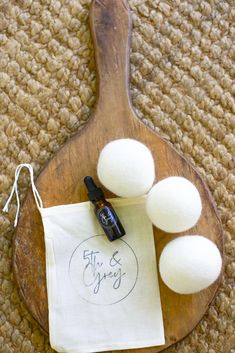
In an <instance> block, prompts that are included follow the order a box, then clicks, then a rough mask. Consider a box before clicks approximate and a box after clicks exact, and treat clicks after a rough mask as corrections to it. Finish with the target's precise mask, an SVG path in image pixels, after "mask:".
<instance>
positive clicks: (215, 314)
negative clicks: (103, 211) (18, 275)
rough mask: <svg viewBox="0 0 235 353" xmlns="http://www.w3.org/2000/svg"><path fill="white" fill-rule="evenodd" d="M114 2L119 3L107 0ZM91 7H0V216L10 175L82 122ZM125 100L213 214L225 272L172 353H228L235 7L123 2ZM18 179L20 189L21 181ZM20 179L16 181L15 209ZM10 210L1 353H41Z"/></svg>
mask: <svg viewBox="0 0 235 353" xmlns="http://www.w3.org/2000/svg"><path fill="white" fill-rule="evenodd" d="M117 1H118V0H117ZM89 5H90V0H38V1H36V0H35V1H32V0H15V1H14V0H0V114H1V115H0V150H1V153H0V193H1V204H0V205H1V207H2V206H3V204H4V202H5V201H6V199H7V197H8V195H9V192H10V188H11V185H12V183H13V178H14V171H15V167H16V165H17V164H19V163H23V162H27V163H32V164H33V166H34V168H35V171H36V174H39V172H40V170H41V169H42V167H43V166H44V165H45V163H46V162H47V161H48V160H49V158H50V157H52V156H53V155H54V153H55V152H56V151H57V150H58V149H59V148H60V147H61V146H62V145H63V144H64V143H65V141H66V140H67V139H68V138H69V137H70V136H71V135H72V134H73V133H75V132H76V131H77V130H78V129H79V128H82V126H83V125H84V124H85V123H86V121H87V120H88V118H89V115H90V112H91V110H92V108H93V107H94V103H95V100H96V72H95V61H94V50H93V44H92V41H91V35H90V31H89V22H88V10H89ZM129 5H130V7H131V10H132V13H133V34H132V48H131V96H132V100H133V104H134V107H135V109H136V112H137V114H138V116H139V118H140V119H142V120H143V121H144V122H145V123H146V124H149V125H150V127H152V128H153V129H155V130H156V131H158V132H159V133H160V134H161V135H162V136H163V137H164V138H166V139H167V140H168V141H169V143H172V144H173V145H174V146H175V147H176V148H177V149H178V150H180V151H181V152H182V153H183V154H184V155H185V156H187V157H188V159H189V160H190V161H191V162H192V163H193V164H194V165H195V166H196V167H197V168H198V170H199V172H200V173H201V175H202V176H203V178H204V179H205V181H206V182H207V184H208V186H209V188H210V190H211V192H212V194H213V196H214V198H215V201H216V204H217V207H218V210H219V213H220V216H221V219H222V223H223V228H224V241H225V272H224V276H223V280H222V284H221V287H220V289H219V291H218V294H217V295H216V298H215V299H214V301H213V303H212V305H211V307H210V309H209V310H208V312H207V314H206V315H205V317H204V318H203V319H202V321H201V322H200V324H199V325H198V326H197V328H196V329H195V330H194V331H193V332H192V333H191V334H190V335H189V336H188V337H187V338H186V339H184V340H183V341H182V342H180V343H178V344H177V345H176V346H174V347H172V348H170V349H168V350H167V352H171V353H176V352H177V353H234V352H235V337H234V331H235V327H234V326H235V325H234V319H235V305H234V304H235V303H234V294H235V289H234V277H235V263H234V262H233V261H234V255H235V249H234V240H233V237H234V234H235V196H234V194H235V174H234V170H235V169H234V155H235V136H234V131H235V116H234V113H235V101H234V94H235V81H234V76H235V66H234V58H235V26H234V23H235V3H234V0H227V1H225V0H224V1H222V0H210V1H204V0H202V1H201V0H200V1H199V0H186V1H180V0H161V1H160V0H130V1H129ZM23 179H24V180H23ZM27 188H28V179H27V178H21V182H20V192H21V195H22V199H23V197H24V196H25V193H26V190H27ZM15 210H16V207H15V205H14V204H13V206H12V207H11V210H10V213H9V215H7V214H3V213H0V227H1V228H0V230H1V234H0V288H1V289H0V353H12V352H20V353H31V352H41V353H44V352H52V349H51V348H50V345H49V342H48V338H47V336H46V335H44V334H43V333H42V332H41V331H40V329H39V327H38V325H37V323H36V322H35V321H34V320H33V319H32V317H31V315H30V314H29V313H28V311H27V310H26V308H25V306H24V304H23V303H22V302H21V300H20V298H19V295H18V291H17V288H16V286H15V283H14V279H13V274H12V266H11V257H12V237H13V234H14V229H13V219H14V216H15Z"/></svg>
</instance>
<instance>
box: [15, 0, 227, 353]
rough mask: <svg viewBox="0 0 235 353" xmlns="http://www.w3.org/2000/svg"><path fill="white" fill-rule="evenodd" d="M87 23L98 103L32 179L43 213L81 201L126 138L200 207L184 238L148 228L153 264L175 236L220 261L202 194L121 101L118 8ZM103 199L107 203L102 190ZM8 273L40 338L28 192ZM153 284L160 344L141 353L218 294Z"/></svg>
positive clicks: (107, 4) (38, 234) (124, 50)
mask: <svg viewBox="0 0 235 353" xmlns="http://www.w3.org/2000/svg"><path fill="white" fill-rule="evenodd" d="M90 23H91V30H92V34H93V40H94V45H95V51H96V63H97V72H98V91H99V93H98V100H97V104H96V108H95V111H94V112H93V114H92V116H91V118H90V120H89V122H88V123H87V125H86V126H85V127H84V128H83V130H82V131H81V132H79V133H78V134H77V135H75V136H74V137H73V138H71V139H70V140H69V141H68V142H67V143H66V144H65V146H64V147H63V148H62V149H61V150H60V151H59V152H58V153H57V154H56V155H55V157H54V158H53V159H52V160H51V161H50V162H49V163H48V164H47V166H46V167H45V169H44V170H43V171H42V173H41V174H40V176H39V177H38V179H37V181H36V186H37V188H38V191H39V193H40V194H41V197H42V200H43V202H44V207H50V206H55V205H61V204H68V203H77V202H80V201H85V200H87V196H86V190H85V187H84V183H83V178H84V176H86V175H91V176H94V179H95V180H96V181H97V178H96V165H97V159H98V156H99V153H100V151H101V149H102V148H103V147H104V145H105V144H106V143H108V142H109V141H111V140H114V139H117V138H126V137H129V138H134V139H137V140H139V141H141V142H143V143H145V144H146V145H147V146H148V147H149V148H150V150H151V151H152V154H153V156H154V159H155V163H156V175H157V180H160V179H163V178H165V177H167V176H171V175H180V176H184V177H185V178H188V179H189V180H191V181H192V182H193V183H194V184H195V185H196V187H197V188H198V190H199V192H200V195H201V198H202V203H203V213H202V216H201V218H200V220H199V222H198V224H197V225H196V226H195V227H194V228H193V229H191V230H189V231H188V232H185V233H179V234H177V235H176V234H173V235H172V234H167V233H164V232H162V231H160V230H158V229H157V228H154V237H155V247H156V254H157V259H159V256H160V254H161V251H162V249H163V247H164V246H165V245H166V244H167V243H168V242H169V241H170V240H172V239H173V238H175V237H176V236H180V235H182V234H201V235H205V236H207V237H208V238H209V239H211V240H213V241H214V242H215V243H216V245H217V246H218V248H219V249H220V251H221V254H223V239H222V231H221V224H220V221H219V219H218V216H217V213H216V209H215V205H214V203H213V200H212V197H211V195H210V192H209V191H208V188H207V187H206V185H205V184H204V182H203V180H202V179H201V177H200V176H199V174H198V173H197V171H196V170H195V169H194V167H193V166H192V165H191V164H190V163H189V162H188V161H186V159H185V158H184V157H182V156H181V155H180V154H179V153H178V152H176V150H175V149H174V148H172V147H171V146H170V145H169V144H168V143H167V142H166V141H164V140H163V139H162V138H161V137H160V136H158V135H157V134H155V133H154V132H153V131H151V130H150V129H149V128H147V127H146V126H145V125H144V124H143V123H142V122H140V121H139V120H138V118H137V117H136V115H135V112H134V110H133V107H132V104H131V102H130V96H129V50H130V48H129V42H130V33H131V15H130V11H129V9H128V6H127V3H126V1H124V0H96V1H93V3H92V6H91V13H90ZM106 196H107V197H112V196H114V195H112V194H111V193H110V192H108V191H107V190H106ZM13 266H14V273H15V278H16V281H17V283H18V286H19V290H20V293H21V296H22V298H23V300H24V302H25V304H26V305H27V307H28V309H29V311H30V312H31V313H32V315H33V316H34V318H35V319H36V320H37V321H38V323H39V324H40V326H41V327H42V328H43V329H44V330H45V331H48V307H47V291H46V275H45V248H44V239H43V227H42V222H41V218H40V215H39V212H38V210H37V208H36V206H35V202H34V199H33V196H32V193H31V191H29V192H28V194H27V197H26V199H25V202H24V205H23V208H22V212H21V215H20V220H19V225H18V228H17V231H16V235H15V238H14V254H13ZM159 283H160V292H161V302H162V310H163V319H164V327H165V338H166V344H165V345H164V346H161V347H155V348H154V349H152V348H143V349H139V351H143V352H146V353H147V352H153V351H154V352H160V351H161V350H163V349H164V348H166V347H168V346H170V345H172V344H174V343H175V342H178V341H179V340H180V339H182V338H183V337H185V336H186V335H187V334H188V333H189V332H190V331H191V330H192V329H193V328H194V327H195V326H196V325H197V323H198V322H199V321H200V320H201V318H202V316H203V315H204V313H205V312H206V310H207V309H208V306H209V304H210V303H211V301H212V299H213V297H214V295H215V293H216V290H217V289H218V286H219V283H220V278H219V279H218V280H217V281H216V282H215V283H214V284H213V285H212V286H210V287H209V288H208V289H206V290H203V291H201V292H200V293H197V294H193V295H179V294H176V293H174V292H172V291H171V290H170V289H168V288H167V287H166V286H165V285H164V283H163V282H162V280H161V278H160V277H159ZM146 295H148V293H146ZM129 351H130V352H131V351H132V350H129ZM135 351H136V350H135Z"/></svg>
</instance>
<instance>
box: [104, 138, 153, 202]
mask: <svg viewBox="0 0 235 353" xmlns="http://www.w3.org/2000/svg"><path fill="white" fill-rule="evenodd" d="M97 174H98V178H99V180H100V182H101V183H102V184H103V185H104V186H105V187H106V188H107V189H108V190H110V191H112V192H113V193H114V194H116V195H118V196H121V197H136V196H141V195H144V194H146V193H147V192H148V191H149V189H150V188H151V187H152V185H153V182H154V179H155V167H154V160H153V157H152V154H151V152H150V150H149V149H148V148H147V147H146V146H145V145H144V144H143V143H141V142H139V141H136V140H132V139H120V140H114V141H112V142H110V143H108V144H107V145H106V146H105V147H104V148H103V150H102V151H101V153H100V156H99V160H98V166H97Z"/></svg>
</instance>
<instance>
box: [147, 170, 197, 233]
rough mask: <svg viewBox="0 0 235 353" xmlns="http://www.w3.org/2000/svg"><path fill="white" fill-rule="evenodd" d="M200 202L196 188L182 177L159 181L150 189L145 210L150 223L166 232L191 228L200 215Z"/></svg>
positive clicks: (176, 231)
mask: <svg viewBox="0 0 235 353" xmlns="http://www.w3.org/2000/svg"><path fill="white" fill-rule="evenodd" d="M201 210H202V203H201V198H200V195H199V192H198V190H197V188H196V187H195V186H194V185H193V184H192V183H191V181H189V180H188V179H185V178H183V177H178V176H172V177H169V178H166V179H163V180H161V181H159V182H158V183H157V184H156V185H154V187H153V188H152V189H151V190H150V192H149V194H148V196H147V200H146V211H147V214H148V216H149V218H150V220H151V221H152V223H153V224H154V225H155V226H156V227H158V228H160V229H162V230H164V231H165V232H168V233H178V232H183V231H185V230H187V229H189V228H192V227H193V226H194V225H195V224H196V223H197V221H198V220H199V217H200V215H201Z"/></svg>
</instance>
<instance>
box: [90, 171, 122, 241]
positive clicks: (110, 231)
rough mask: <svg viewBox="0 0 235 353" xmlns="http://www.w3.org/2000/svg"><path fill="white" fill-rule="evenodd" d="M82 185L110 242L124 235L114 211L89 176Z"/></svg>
mask: <svg viewBox="0 0 235 353" xmlns="http://www.w3.org/2000/svg"><path fill="white" fill-rule="evenodd" d="M84 183H85V185H86V187H87V189H88V194H87V196H88V198H89V200H90V201H91V202H92V203H93V205H94V206H95V210H94V211H95V215H96V217H97V219H98V221H99V223H100V225H101V227H102V228H103V230H104V232H105V234H106V235H107V237H108V239H109V240H110V241H113V240H115V239H118V238H120V237H122V236H123V235H125V234H126V233H125V230H124V228H123V226H122V224H121V222H120V220H119V218H118V216H117V214H116V212H115V211H114V209H113V207H112V205H111V203H109V202H108V201H106V200H105V197H104V193H103V191H102V189H101V188H98V187H97V186H96V184H95V182H94V180H93V179H92V177H90V176H86V177H85V178H84Z"/></svg>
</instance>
